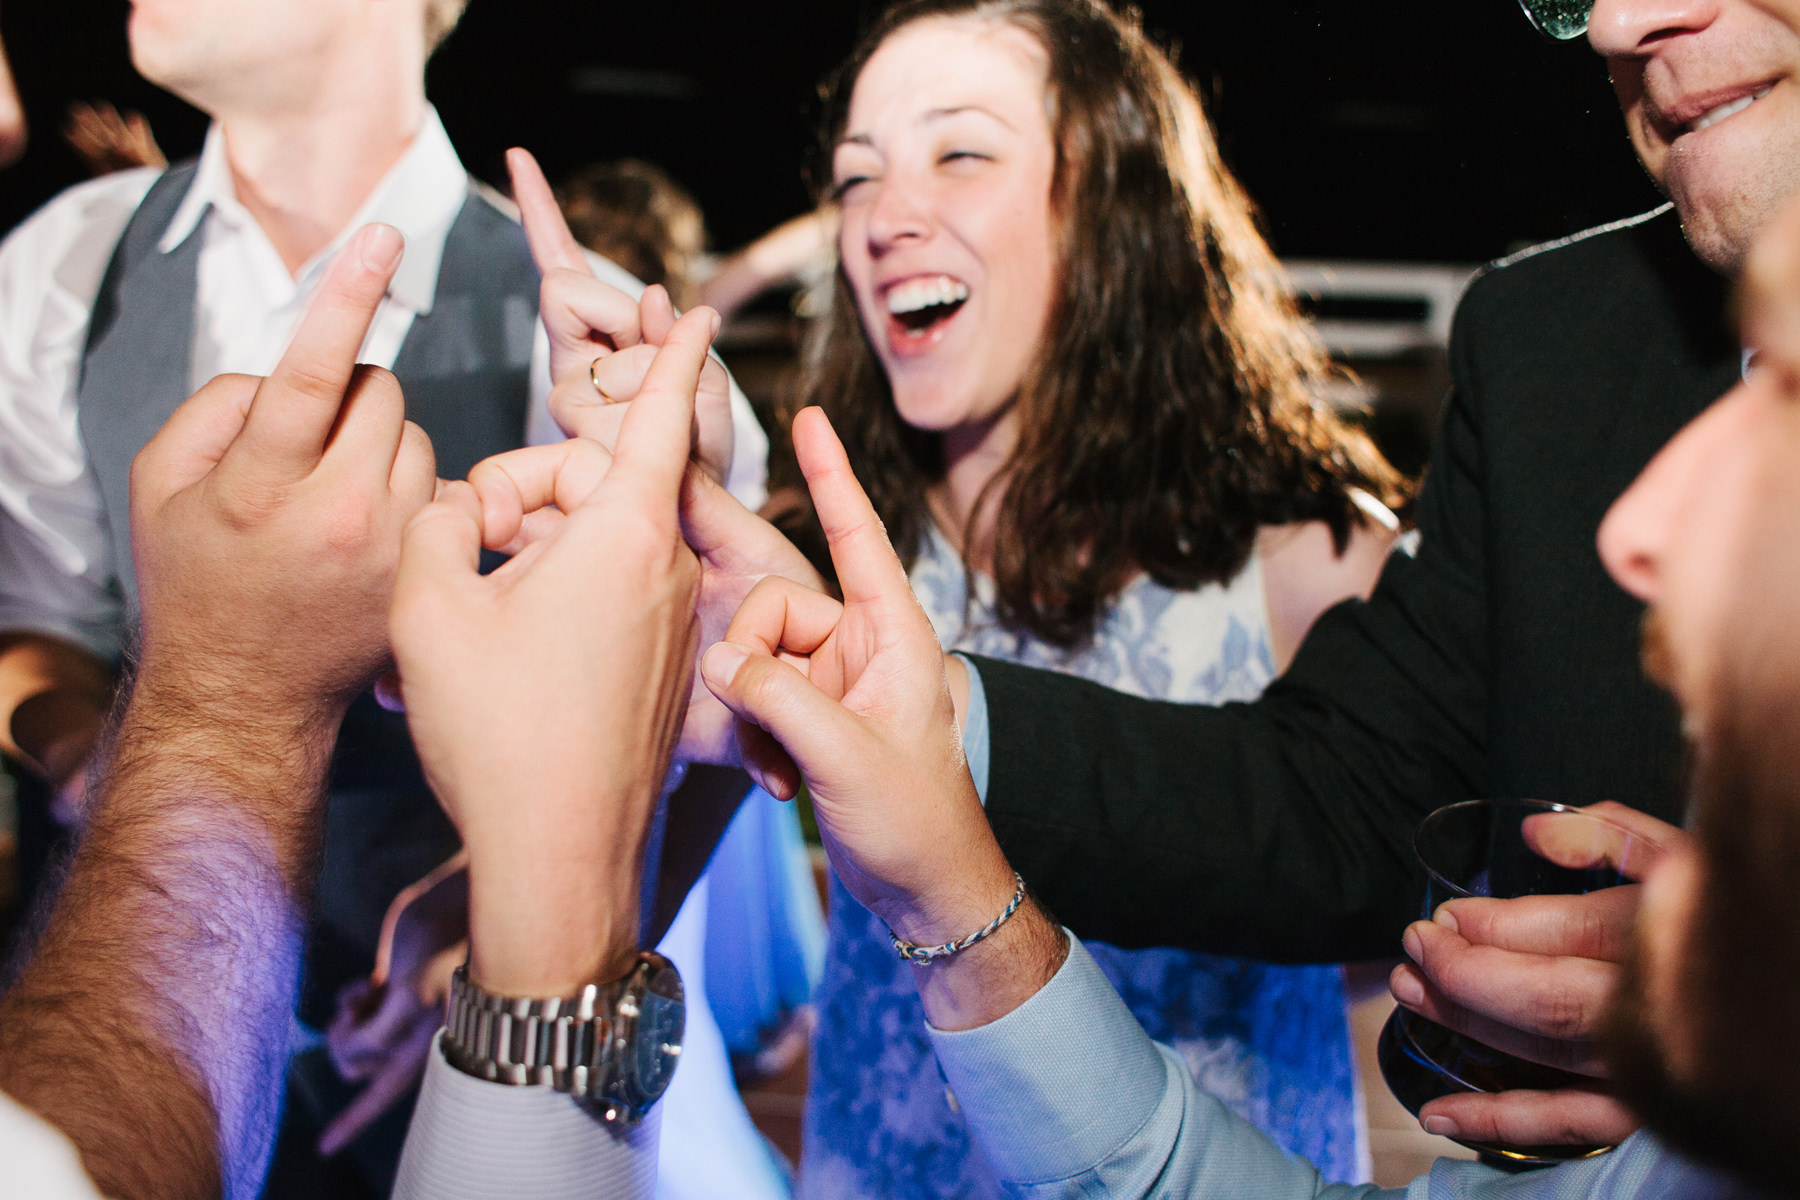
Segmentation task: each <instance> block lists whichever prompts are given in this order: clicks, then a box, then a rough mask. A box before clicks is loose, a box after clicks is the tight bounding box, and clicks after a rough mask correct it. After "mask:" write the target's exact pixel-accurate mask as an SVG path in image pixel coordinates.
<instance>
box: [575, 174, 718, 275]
mask: <svg viewBox="0 0 1800 1200" xmlns="http://www.w3.org/2000/svg"><path fill="white" fill-rule="evenodd" d="M556 200H557V203H558V204H560V205H561V206H562V211H563V219H564V220H566V221H568V223H569V232H570V233H572V234H574V235H575V240H576V241H578V242H580V243H581V244H582V245H583V246H586V247H587V248H588V249H589V250H592V251H593V252H594V253H595V254H598V255H600V257H602V258H606V259H611V260H612V261H613V262H616V263H618V264H619V265H620V266H621V267H624V268H625V269H626V270H627V271H630V272H631V273H632V274H633V275H636V276H637V277H638V278H639V279H641V280H643V281H644V282H645V283H660V284H662V285H663V286H664V287H665V288H667V289H669V296H670V298H671V299H673V300H674V301H675V307H676V309H677V310H681V311H685V310H686V309H689V308H692V307H693V306H694V304H695V302H696V301H695V296H696V291H695V287H694V277H695V275H696V273H697V271H698V269H699V266H700V257H701V255H703V254H705V253H706V218H705V216H704V215H703V214H702V213H701V211H700V205H699V204H698V203H696V202H695V200H694V197H693V196H692V195H690V194H689V193H688V191H687V190H686V189H685V188H683V187H682V186H681V185H680V184H678V183H676V182H675V181H674V180H673V179H671V178H670V177H669V173H668V172H667V171H664V170H663V169H662V168H661V167H658V166H655V165H654V164H652V163H647V162H644V161H642V160H641V159H635V158H627V159H621V160H620V161H618V162H605V163H594V164H593V165H591V166H587V167H583V168H582V169H581V170H579V171H576V172H575V173H574V174H572V175H570V176H568V177H567V178H566V179H564V180H563V181H562V183H560V184H558V185H557V188H556Z"/></svg>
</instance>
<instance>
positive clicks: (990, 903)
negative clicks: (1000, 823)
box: [870, 840, 1018, 946]
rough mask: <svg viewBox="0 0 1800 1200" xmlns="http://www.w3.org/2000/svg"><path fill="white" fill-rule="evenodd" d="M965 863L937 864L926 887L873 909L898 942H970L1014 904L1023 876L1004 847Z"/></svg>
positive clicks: (991, 847) (991, 845)
mask: <svg viewBox="0 0 1800 1200" xmlns="http://www.w3.org/2000/svg"><path fill="white" fill-rule="evenodd" d="M980 849H981V850H986V851H988V852H987V853H980V852H977V853H975V854H972V855H970V856H968V858H967V859H966V860H965V861H962V862H949V863H939V864H937V866H938V868H939V869H937V870H935V871H933V872H932V873H931V875H930V876H928V878H927V880H926V882H925V884H924V886H922V887H918V888H913V889H910V890H908V891H906V892H904V893H902V894H899V895H896V896H893V897H890V898H887V899H884V900H882V901H879V902H877V903H875V904H872V905H871V906H870V907H871V908H872V909H873V910H874V912H875V915H876V916H878V917H880V918H881V919H882V921H884V922H885V923H886V924H887V927H888V929H889V930H890V931H892V933H893V934H894V936H895V937H897V938H899V939H901V940H902V941H907V942H912V943H914V944H915V945H920V946H938V945H942V944H944V943H946V942H954V941H957V940H958V939H960V938H965V937H967V936H968V935H970V934H972V933H974V932H975V931H976V930H978V929H980V928H982V927H983V926H985V925H986V924H987V923H988V922H990V921H992V920H993V919H994V918H995V917H996V916H998V915H999V914H1000V913H1001V912H1002V911H1003V910H1004V909H1005V908H1006V907H1007V905H1009V904H1010V903H1011V902H1012V899H1013V895H1014V893H1015V891H1016V890H1017V888H1018V876H1017V875H1015V874H1014V872H1013V869H1012V867H1011V866H1010V865H1008V864H1007V861H1006V857H1005V855H1004V854H1002V853H1001V851H1000V847H999V846H998V845H997V844H995V843H993V842H992V841H991V840H989V842H988V844H987V845H986V846H985V847H981V848H980Z"/></svg>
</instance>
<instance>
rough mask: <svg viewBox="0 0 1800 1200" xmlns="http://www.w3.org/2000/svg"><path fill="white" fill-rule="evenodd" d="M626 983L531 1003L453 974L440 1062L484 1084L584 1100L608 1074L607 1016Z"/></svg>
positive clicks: (464, 973) (464, 971)
mask: <svg viewBox="0 0 1800 1200" xmlns="http://www.w3.org/2000/svg"><path fill="white" fill-rule="evenodd" d="M629 979H630V976H627V977H626V980H629ZM626 980H620V981H619V982H616V983H607V984H589V985H588V986H587V987H584V988H582V989H581V991H579V992H578V993H576V994H575V995H574V996H571V997H557V998H552V999H549V1000H531V999H521V998H516V997H512V996H498V995H494V994H493V993H491V992H487V991H483V990H482V989H481V988H480V987H478V986H477V985H475V984H474V983H473V982H471V981H470V979H469V969H468V967H466V966H462V967H458V968H457V969H456V974H455V975H454V976H452V977H451V983H450V1009H449V1013H448V1014H447V1017H446V1019H445V1022H444V1043H443V1044H444V1055H445V1057H446V1058H448V1059H449V1060H450V1064H451V1065H452V1066H454V1067H456V1068H457V1069H458V1070H460V1071H464V1072H466V1073H468V1074H470V1075H473V1076H475V1077H476V1078H478V1079H485V1080H487V1081H489V1082H490V1083H505V1084H511V1085H514V1086H518V1087H522V1086H526V1085H530V1084H537V1085H541V1086H544V1087H550V1088H554V1089H555V1090H557V1091H559V1092H567V1093H569V1094H570V1095H575V1096H587V1095H591V1094H592V1093H593V1091H594V1089H595V1086H596V1085H597V1084H598V1085H602V1086H603V1081H605V1080H606V1079H607V1078H608V1076H609V1075H610V1074H611V1072H610V1071H609V1069H608V1068H609V1065H610V1062H611V1059H612V1054H613V1048H614V1043H615V1038H614V1037H613V1026H614V1023H615V1022H614V1016H613V1014H614V1012H615V1011H616V1008H617V1005H618V999H619V993H620V992H621V991H623V990H624V985H625V982H626Z"/></svg>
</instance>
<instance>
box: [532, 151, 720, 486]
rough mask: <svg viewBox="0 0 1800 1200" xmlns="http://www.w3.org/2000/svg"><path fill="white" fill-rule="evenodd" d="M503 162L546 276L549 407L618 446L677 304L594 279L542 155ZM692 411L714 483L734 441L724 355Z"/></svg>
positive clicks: (580, 431) (573, 429)
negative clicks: (540, 162)
mask: <svg viewBox="0 0 1800 1200" xmlns="http://www.w3.org/2000/svg"><path fill="white" fill-rule="evenodd" d="M506 163H507V168H508V169H509V170H510V172H511V174H512V185H513V197H514V199H516V200H517V201H518V205H519V215H520V219H521V220H522V221H523V222H524V225H525V237H526V239H527V241H529V242H530V244H531V255H532V258H533V259H534V260H535V261H536V262H537V265H538V270H539V271H541V272H542V273H543V277H544V282H543V288H542V291H541V294H540V295H539V298H538V311H539V314H540V315H541V316H542V318H543V322H544V330H545V332H546V333H547V334H548V335H549V338H550V380H551V384H552V388H551V392H550V412H551V414H552V415H553V416H555V418H556V420H557V423H558V424H560V425H561V426H562V429H563V432H564V433H567V434H569V435H571V436H580V437H589V438H593V439H594V440H595V441H598V442H600V443H601V444H602V445H604V446H606V447H607V448H608V449H611V448H612V447H613V445H614V444H615V442H616V441H617V439H618V434H619V424H620V422H621V421H622V420H623V419H624V415H625V407H624V406H625V405H627V404H629V403H630V402H631V400H632V399H633V398H634V397H636V396H637V394H638V391H639V390H640V389H641V388H642V387H643V386H644V379H645V376H646V375H647V373H648V372H649V370H650V364H651V363H652V362H653V361H654V360H655V358H656V348H657V347H658V346H660V345H662V344H663V340H664V339H665V338H667V337H668V335H669V330H670V329H672V328H673V327H674V325H675V306H674V304H673V303H672V302H671V301H670V299H669V293H668V291H667V290H666V289H664V288H663V287H661V286H660V285H652V286H651V287H648V288H646V289H645V290H644V294H643V297H642V298H641V299H638V300H634V299H632V298H631V297H630V296H628V295H626V294H625V293H624V292H622V291H620V290H619V289H618V288H616V287H613V286H612V285H611V284H608V283H605V282H602V281H601V280H600V279H598V278H596V277H595V275H594V272H593V269H592V267H590V266H589V264H588V258H587V255H586V254H585V253H584V252H583V251H582V248H581V244H580V243H579V242H577V241H576V240H575V235H574V234H572V233H570V232H569V225H568V222H567V221H565V220H564V219H563V215H562V209H561V208H560V207H559V206H558V205H557V203H556V196H555V194H554V193H553V192H552V191H551V190H550V184H549V182H548V181H547V180H546V179H545V178H544V173H543V171H542V170H541V169H540V168H539V167H538V164H537V160H536V159H535V158H533V157H532V156H531V154H530V153H529V152H527V151H525V150H519V149H514V150H510V151H508V152H507V155H506ZM694 408H695V412H696V415H697V417H698V421H699V430H700V433H699V440H698V449H699V458H700V461H701V463H702V464H704V465H705V467H706V469H707V471H709V472H710V473H711V474H712V475H713V477H714V478H715V479H724V478H725V477H726V475H727V474H728V473H729V472H730V470H731V455H732V446H733V439H732V429H731V377H730V376H729V375H727V374H726V372H725V368H724V366H722V365H721V364H720V363H719V362H718V360H717V359H714V358H710V357H709V358H708V359H707V361H706V364H705V367H704V369H703V370H702V371H701V375H700V388H699V392H698V394H697V395H696V396H695V399H694Z"/></svg>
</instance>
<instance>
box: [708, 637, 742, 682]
mask: <svg viewBox="0 0 1800 1200" xmlns="http://www.w3.org/2000/svg"><path fill="white" fill-rule="evenodd" d="M749 657H750V651H748V650H746V649H744V648H743V647H742V646H738V645H734V644H732V643H731V642H720V643H718V644H717V645H716V646H714V647H713V648H712V649H710V650H708V651H707V652H706V657H704V658H702V659H701V660H700V674H701V676H702V677H703V678H705V680H706V682H707V684H708V685H709V686H711V687H721V688H728V687H730V686H731V681H732V680H734V679H736V678H737V673H738V669H739V668H740V667H742V666H743V665H744V660H745V659H747V658H749Z"/></svg>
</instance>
